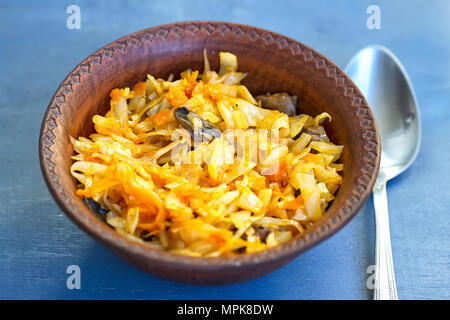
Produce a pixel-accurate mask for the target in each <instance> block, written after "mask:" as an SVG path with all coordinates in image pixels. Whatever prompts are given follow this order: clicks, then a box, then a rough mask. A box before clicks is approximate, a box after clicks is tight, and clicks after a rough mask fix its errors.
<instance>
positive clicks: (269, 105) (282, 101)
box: [256, 92, 297, 117]
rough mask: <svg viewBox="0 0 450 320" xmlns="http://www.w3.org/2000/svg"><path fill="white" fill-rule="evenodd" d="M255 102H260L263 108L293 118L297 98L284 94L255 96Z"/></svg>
mask: <svg viewBox="0 0 450 320" xmlns="http://www.w3.org/2000/svg"><path fill="white" fill-rule="evenodd" d="M256 100H259V101H261V106H262V107H263V108H265V109H271V110H278V111H280V112H283V113H286V114H287V115H288V116H290V117H292V116H295V114H296V112H297V97H296V96H290V95H289V94H287V93H284V92H280V93H274V94H272V95H269V94H266V95H261V96H257V97H256Z"/></svg>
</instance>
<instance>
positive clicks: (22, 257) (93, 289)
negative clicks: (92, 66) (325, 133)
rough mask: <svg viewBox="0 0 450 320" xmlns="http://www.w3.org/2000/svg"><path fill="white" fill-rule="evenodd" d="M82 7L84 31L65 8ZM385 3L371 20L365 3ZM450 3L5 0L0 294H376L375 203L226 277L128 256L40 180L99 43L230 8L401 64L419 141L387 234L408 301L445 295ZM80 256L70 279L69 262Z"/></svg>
mask: <svg viewBox="0 0 450 320" xmlns="http://www.w3.org/2000/svg"><path fill="white" fill-rule="evenodd" d="M71 4H76V5H78V6H79V7H80V8H81V19H82V20H81V30H68V29H67V28H66V19H67V17H68V14H66V8H67V7H68V6H69V5H71ZM371 4H377V5H379V6H380V8H381V27H382V29H381V30H368V29H367V27H366V19H367V17H368V14H367V13H366V8H367V7H368V6H369V5H371ZM449 14H450V1H445V0H443V1H376V0H370V1H364V0H361V1H356V0H353V1H332V0H329V1H316V0H315V1H280V0H278V1H276V2H274V1H265V0H252V1H244V0H239V1H231V0H222V1H218V0H216V1H211V0H210V1H193V0H191V1H181V0H179V1H169V0H163V1H138V0H136V1H124V0H121V1H102V2H99V1H75V0H71V1H10V0H2V1H1V2H0V128H1V134H0V150H1V152H0V179H1V183H0V203H1V206H0V298H3V299H39V298H44V299H62V298H64V299H80V298H88V299H102V298H106V299H110V298H111V299H125V298H131V299H175V298H176V299H202V298H203V299H370V298H371V295H372V292H371V291H370V290H368V289H367V287H366V280H367V277H368V276H369V274H367V272H366V270H367V267H368V266H369V265H371V264H373V263H374V245H373V242H374V240H373V239H374V230H373V228H374V225H373V207H372V203H371V201H369V202H368V203H367V204H366V206H365V207H364V209H362V210H361V212H360V213H359V214H358V215H357V217H356V218H355V219H354V220H353V221H352V222H351V223H350V224H348V225H347V226H346V227H345V228H344V229H343V230H342V231H340V232H339V233H338V234H337V235H335V236H333V237H332V238H330V239H329V240H327V241H325V242H324V243H322V244H320V245H319V246H317V247H315V248H313V249H312V250H310V251H308V252H307V253H305V254H303V255H302V256H300V257H298V258H297V259H296V260H294V261H293V262H292V263H290V264H289V265H287V266H286V267H284V268H282V269H280V270H278V271H276V272H274V273H272V274H270V275H268V276H265V277H262V278H260V279H257V280H254V281H251V282H247V283H243V284H237V285H231V286H219V287H196V286H187V285H181V284H177V283H172V282H168V281H165V280H161V279H158V278H155V277H153V276H150V275H148V274H145V273H143V272H141V271H139V270H137V269H135V268H134V267H132V266H130V265H128V264H126V263H125V262H123V261H122V260H120V259H119V258H117V257H116V256H115V255H114V254H113V253H111V252H110V251H109V250H107V249H106V248H104V247H103V246H102V245H100V244H98V243H97V242H95V241H94V240H92V239H91V238H90V237H88V236H87V235H86V234H84V233H83V232H82V231H80V230H79V229H78V228H77V227H76V226H75V225H73V224H72V222H70V221H69V219H68V218H66V216H65V215H64V214H63V213H62V212H61V210H60V209H59V208H58V207H57V205H56V204H55V202H54V201H53V199H52V198H51V196H50V194H49V192H48V191H47V188H46V185H45V183H44V181H43V179H42V176H41V172H40V169H39V162H38V153H37V142H38V134H39V129H40V124H41V119H42V117H43V114H44V111H45V108H46V106H47V104H48V102H49V100H50V98H51V96H52V95H53V93H54V91H55V90H56V88H57V87H58V85H59V83H60V82H61V81H62V80H63V79H64V77H65V76H66V74H67V73H68V72H69V71H71V70H72V69H73V67H74V66H75V65H76V64H78V63H79V62H80V61H81V60H83V59H84V58H85V57H86V56H88V55H89V54H90V53H91V52H93V51H95V50H97V49H98V48H100V47H102V46H103V45H105V44H107V43H109V42H111V41H113V40H115V39H117V38H119V37H122V36H124V35H126V34H128V33H131V32H134V31H137V30H141V29H144V28H147V27H150V26H155V25H159V24H165V23H170V22H175V21H183V20H222V21H230V22H240V23H245V24H250V25H255V26H259V27H263V28H266V29H270V30H273V31H275V32H279V33H282V34H285V35H287V36H290V37H292V38H294V39H297V40H299V41H301V42H304V43H305V44H307V45H309V46H311V47H313V48H315V49H317V50H318V51H319V52H321V53H323V54H325V55H326V56H328V57H329V58H330V59H331V60H333V61H334V62H336V63H337V64H338V65H340V66H341V67H344V66H345V64H346V63H347V62H348V60H349V59H350V57H351V56H352V55H353V54H354V53H355V52H357V51H358V50H359V49H360V48H362V47H364V46H366V45H369V44H373V43H378V44H382V45H385V46H387V47H389V48H390V49H391V50H392V51H393V52H394V53H395V54H396V55H397V56H398V57H399V58H400V60H401V61H402V62H403V64H404V66H405V67H406V69H407V70H408V72H409V74H410V76H411V79H412V83H413V85H414V87H415V89H416V93H417V98H418V101H419V104H420V111H421V115H422V124H423V139H422V141H423V145H422V149H421V151H420V153H419V156H418V158H417V160H416V162H415V163H414V164H413V165H412V167H411V168H410V169H409V170H408V171H407V172H405V173H404V174H403V175H401V176H400V177H398V178H397V179H395V180H394V181H392V182H390V183H389V185H388V197H389V205H390V214H391V232H392V246H393V253H394V260H395V270H396V276H397V286H398V291H399V297H400V299H449V298H450V290H449V288H450V275H449V266H450V250H449V245H450V241H449V240H450V236H449V231H450V228H449V218H448V217H449V210H448V206H449V203H448V202H449V200H450V191H449V190H450V188H449V180H450V168H449V163H450V148H449V147H450V143H449V141H448V139H449V134H450V111H449V110H450V104H449V93H450V64H449V56H450V44H449V39H450V19H449V18H448V17H449ZM72 264H75V265H78V266H80V268H81V286H82V288H81V290H68V289H67V287H66V279H67V276H68V275H67V274H66V268H67V266H69V265H72Z"/></svg>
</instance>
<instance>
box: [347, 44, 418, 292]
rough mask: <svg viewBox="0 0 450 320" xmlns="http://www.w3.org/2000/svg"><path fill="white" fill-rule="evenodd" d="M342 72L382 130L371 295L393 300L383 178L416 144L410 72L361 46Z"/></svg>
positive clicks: (409, 158) (398, 168) (408, 159)
mask: <svg viewBox="0 0 450 320" xmlns="http://www.w3.org/2000/svg"><path fill="white" fill-rule="evenodd" d="M345 72H346V73H347V74H348V75H349V76H350V77H351V78H352V80H353V81H354V82H355V83H356V85H357V86H358V87H359V89H360V90H361V91H362V92H363V94H364V96H365V97H366V99H367V101H368V103H369V105H370V107H371V108H372V110H373V111H374V114H375V118H376V120H377V123H378V127H379V128H380V134H381V164H380V171H379V173H378V177H377V181H376V183H375V187H374V190H373V202H374V206H375V228H376V232H375V251H376V255H375V264H376V269H375V270H376V271H375V288H374V299H375V300H397V299H398V297H397V288H396V284H395V277H394V264H393V261H392V249H391V237H390V231H389V214H388V203H387V195H386V182H387V181H388V180H390V179H392V178H394V177H396V176H397V175H399V174H400V173H402V172H403V171H405V170H406V169H407V168H408V167H409V166H410V165H411V163H412V162H413V161H414V159H415V158H416V156H417V153H418V151H419V147H420V136H421V134H420V131H421V129H420V115H419V110H418V107H417V101H416V97H415V94H414V90H413V88H412V85H411V82H410V80H409V77H408V74H407V73H406V71H405V69H404V68H403V66H402V64H401V63H400V61H399V60H398V58H397V57H396V56H395V55H394V54H393V53H392V52H391V51H389V50H388V49H387V48H385V47H382V46H369V47H366V48H364V49H362V50H361V51H359V52H358V53H357V54H356V55H355V56H354V57H353V58H352V59H351V60H350V62H349V63H348V65H347V67H346V68H345Z"/></svg>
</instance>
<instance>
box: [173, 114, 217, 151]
mask: <svg viewBox="0 0 450 320" xmlns="http://www.w3.org/2000/svg"><path fill="white" fill-rule="evenodd" d="M174 115H175V118H176V119H177V120H178V121H179V122H180V124H181V125H182V126H183V127H184V128H185V129H187V130H188V131H189V132H190V133H191V136H192V137H193V138H194V140H195V141H203V142H210V141H212V140H213V139H215V138H219V137H220V135H221V134H222V133H221V132H220V130H219V129H217V128H216V127H214V126H213V125H212V124H211V123H209V122H208V121H206V120H204V119H202V118H201V117H200V116H199V115H198V114H196V113H195V112H192V111H189V109H188V108H186V107H181V108H178V109H176V110H175V112H174Z"/></svg>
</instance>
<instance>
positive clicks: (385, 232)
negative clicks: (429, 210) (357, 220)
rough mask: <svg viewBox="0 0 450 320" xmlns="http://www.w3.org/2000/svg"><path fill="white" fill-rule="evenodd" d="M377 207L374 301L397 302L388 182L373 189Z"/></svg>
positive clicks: (374, 201)
mask: <svg viewBox="0 0 450 320" xmlns="http://www.w3.org/2000/svg"><path fill="white" fill-rule="evenodd" d="M373 203H374V206H375V265H376V267H375V289H374V292H373V298H374V300H397V299H398V296H397V286H396V284H395V275H394V263H393V259H392V248H391V235H390V231H389V212H388V202H387V194H386V181H377V183H376V184H375V188H374V189H373Z"/></svg>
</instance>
